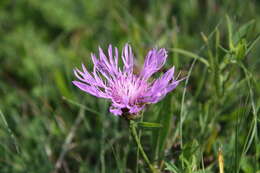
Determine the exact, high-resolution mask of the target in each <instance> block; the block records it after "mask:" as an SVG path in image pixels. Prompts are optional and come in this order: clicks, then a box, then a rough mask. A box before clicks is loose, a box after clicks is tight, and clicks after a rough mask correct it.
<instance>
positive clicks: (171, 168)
mask: <svg viewBox="0 0 260 173" xmlns="http://www.w3.org/2000/svg"><path fill="white" fill-rule="evenodd" d="M165 165H166V168H165V170H167V171H171V172H173V173H179V172H180V170H179V169H178V168H177V167H176V166H175V165H174V164H172V163H168V162H165Z"/></svg>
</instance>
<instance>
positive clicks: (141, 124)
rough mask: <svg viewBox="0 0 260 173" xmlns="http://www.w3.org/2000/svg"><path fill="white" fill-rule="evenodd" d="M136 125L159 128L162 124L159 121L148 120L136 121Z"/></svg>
mask: <svg viewBox="0 0 260 173" xmlns="http://www.w3.org/2000/svg"><path fill="white" fill-rule="evenodd" d="M137 125H138V127H142V128H161V127H162V125H161V124H159V123H150V122H138V123H137Z"/></svg>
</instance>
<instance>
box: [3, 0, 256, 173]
mask: <svg viewBox="0 0 260 173" xmlns="http://www.w3.org/2000/svg"><path fill="white" fill-rule="evenodd" d="M259 10H260V3H259V2H258V1H253V0H236V1H206V0H200V1H195V0H183V1H177V0H164V1H159V0H151V1H145V0H141V1H130V0H128V1H126V0H123V1H120V0H114V1H112V0H110V1H109V0H107V1H101V0H93V1H85V0H77V1H70V0H57V1H53V0H45V1H40V0H17V1H9V0H2V1H1V2H0V62H1V63H0V172H1V173H10V172H12V173H23V172H24V173H47V172H53V173H96V172H97V173H99V172H100V173H110V172H111V173H116V172H118V173H131V172H132V173H135V172H137V170H138V171H139V172H140V173H144V172H149V169H148V168H147V165H146V164H145V162H144V161H143V160H142V158H141V156H140V153H139V152H137V147H136V145H135V143H134V141H133V140H132V139H131V135H130V132H129V130H128V124H127V123H126V122H125V121H124V120H123V119H120V118H118V117H115V116H113V115H111V114H110V113H109V111H108V107H109V105H110V103H109V102H108V101H106V100H103V99H97V98H95V97H93V96H90V95H88V94H86V93H84V92H82V91H80V90H79V89H77V88H76V87H75V86H73V85H72V83H71V81H72V80H73V79H75V77H74V76H73V73H72V69H73V68H75V67H79V66H80V64H81V63H82V62H83V63H85V64H86V66H87V67H88V68H89V69H90V68H92V64H91V58H90V53H91V52H97V48H98V46H99V45H100V46H101V47H103V48H104V49H105V48H106V47H107V46H108V44H109V43H112V44H113V45H115V46H117V47H119V48H121V47H122V46H123V45H124V44H125V43H126V42H129V43H130V44H131V45H132V46H133V48H134V51H135V55H136V57H137V59H138V64H139V65H140V66H141V64H142V62H143V60H144V56H145V54H146V53H147V51H148V50H149V49H150V48H153V47H165V48H166V49H167V50H168V52H169V58H168V60H167V64H166V68H165V69H168V68H170V67H171V66H172V65H174V66H176V71H177V72H179V71H181V76H186V77H187V78H186V80H185V81H183V82H182V84H181V85H180V86H179V87H177V89H176V90H174V91H173V92H172V93H170V94H169V95H167V97H166V98H165V99H163V100H162V101H161V102H159V103H157V104H155V105H150V106H148V107H147V109H146V110H145V112H144V115H143V121H145V122H152V123H160V124H161V125H162V127H161V128H158V127H156V128H139V129H140V130H139V132H140V134H142V135H141V142H142V145H143V147H144V150H145V152H146V153H147V154H148V157H149V159H150V161H151V162H152V163H153V164H154V166H156V167H158V168H159V169H160V170H161V172H165V173H168V172H172V173H216V172H219V162H218V157H220V156H223V158H224V172H225V173H259V172H260V164H259V163H260V139H259V121H260V118H259V106H260V97H259V96H260V83H259V81H260V60H259V57H260V50H259V49H258V48H259V46H260V42H259V39H260V13H259ZM146 125H147V124H146ZM153 125H154V124H153ZM150 126H152V124H150ZM138 153H139V154H138ZM219 153H221V154H219ZM137 158H139V159H137Z"/></svg>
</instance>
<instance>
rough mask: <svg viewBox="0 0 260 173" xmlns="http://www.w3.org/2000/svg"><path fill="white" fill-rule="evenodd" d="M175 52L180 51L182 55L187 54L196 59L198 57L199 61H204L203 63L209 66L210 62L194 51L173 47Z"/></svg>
mask: <svg viewBox="0 0 260 173" xmlns="http://www.w3.org/2000/svg"><path fill="white" fill-rule="evenodd" d="M172 51H173V52H176V53H180V54H182V55H185V56H187V57H191V58H194V59H197V60H198V61H200V62H202V63H203V64H205V65H206V66H207V67H209V62H208V61H207V60H206V59H205V58H203V57H200V56H198V55H196V54H194V53H192V52H189V51H186V50H183V49H179V48H173V49H172Z"/></svg>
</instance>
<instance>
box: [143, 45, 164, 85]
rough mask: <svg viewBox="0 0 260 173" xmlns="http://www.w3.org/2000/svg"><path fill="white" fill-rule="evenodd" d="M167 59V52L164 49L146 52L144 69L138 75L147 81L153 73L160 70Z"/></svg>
mask: <svg viewBox="0 0 260 173" xmlns="http://www.w3.org/2000/svg"><path fill="white" fill-rule="evenodd" d="M166 58H167V51H166V50H165V49H159V50H157V49H152V50H150V51H149V52H148V54H147V56H146V58H145V61H144V67H143V69H142V71H141V73H140V76H141V77H142V78H143V79H144V80H147V79H148V78H149V77H151V76H152V75H153V74H154V73H155V72H157V71H158V70H160V69H161V68H162V66H163V65H164V64H165V61H166Z"/></svg>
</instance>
